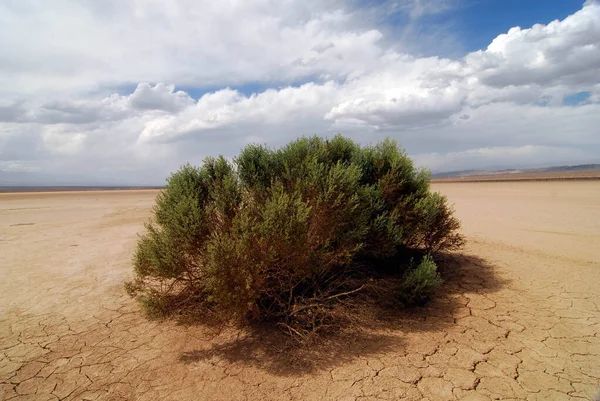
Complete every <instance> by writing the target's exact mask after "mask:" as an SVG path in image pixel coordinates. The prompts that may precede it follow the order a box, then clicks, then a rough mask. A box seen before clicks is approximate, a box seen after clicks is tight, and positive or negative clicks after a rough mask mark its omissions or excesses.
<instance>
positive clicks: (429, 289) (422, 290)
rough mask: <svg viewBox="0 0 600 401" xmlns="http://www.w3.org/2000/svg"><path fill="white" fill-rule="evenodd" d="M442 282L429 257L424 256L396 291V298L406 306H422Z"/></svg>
mask: <svg viewBox="0 0 600 401" xmlns="http://www.w3.org/2000/svg"><path fill="white" fill-rule="evenodd" d="M442 283H443V281H442V278H441V277H440V274H439V273H438V271H437V266H436V265H435V262H434V260H433V258H432V257H431V255H425V256H424V257H423V260H421V263H419V265H418V266H417V267H416V268H414V269H411V270H410V271H409V272H408V274H407V275H406V277H405V279H404V282H403V283H402V285H400V288H399V290H398V298H399V299H400V301H401V302H402V303H403V304H404V305H407V306H412V305H422V304H423V303H425V302H426V301H427V300H428V299H429V297H430V296H431V294H432V293H433V291H435V289H436V288H438V287H439V286H440V285H442Z"/></svg>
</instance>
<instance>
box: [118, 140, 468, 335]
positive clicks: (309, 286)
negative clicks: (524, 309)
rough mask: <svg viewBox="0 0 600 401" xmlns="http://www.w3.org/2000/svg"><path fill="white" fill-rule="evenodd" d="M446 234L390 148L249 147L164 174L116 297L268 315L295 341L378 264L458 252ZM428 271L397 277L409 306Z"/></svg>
mask: <svg viewBox="0 0 600 401" xmlns="http://www.w3.org/2000/svg"><path fill="white" fill-rule="evenodd" d="M458 228H459V222H458V221H457V220H456V219H455V218H454V217H453V216H452V209H451V208H450V207H449V206H448V203H447V201H446V198H444V197H443V196H441V195H438V194H434V193H431V192H430V190H429V174H428V172H426V171H424V170H419V169H416V168H415V167H414V166H413V164H412V161H411V160H410V159H409V158H408V157H407V156H406V154H405V153H404V152H403V151H401V150H399V149H398V146H397V145H396V143H395V142H394V141H391V140H386V141H384V142H381V143H379V144H377V145H376V146H372V147H360V146H359V145H358V144H356V143H354V142H353V141H351V140H349V139H347V138H344V137H343V136H341V135H338V136H336V137H334V138H333V139H330V140H325V139H321V138H318V137H312V138H301V139H298V140H296V141H294V142H291V143H290V144H288V145H287V146H285V147H283V148H281V149H276V150H273V149H269V148H266V147H264V146H260V145H249V146H247V147H246V148H245V149H243V150H242V152H241V154H240V155H239V156H238V157H237V158H236V159H235V160H234V162H233V163H230V162H228V161H227V160H225V159H224V158H223V157H219V158H216V159H214V158H208V159H206V160H205V161H204V163H203V165H202V167H200V168H196V167H192V166H190V165H186V166H183V167H182V168H181V169H180V170H179V171H177V172H176V173H174V174H173V175H172V176H171V177H170V178H169V179H168V183H167V186H166V187H165V188H164V189H163V191H162V192H161V193H160V194H159V195H158V197H157V200H156V205H155V207H154V218H153V219H152V221H150V222H149V223H148V224H147V225H146V233H145V234H144V235H143V236H142V237H141V238H140V240H139V243H138V247H137V251H136V253H135V257H134V267H135V273H136V278H135V280H134V281H132V282H130V283H128V284H127V290H128V292H129V293H130V294H131V295H132V296H136V297H138V298H139V299H140V301H142V303H143V305H144V306H145V307H146V309H147V310H148V312H149V313H150V314H152V315H156V316H165V315H169V314H173V313H178V314H188V313H193V314H194V315H200V316H209V315H211V316H213V317H216V318H218V319H221V320H231V319H243V320H252V321H264V320H268V321H272V322H275V323H276V324H278V325H280V326H281V327H283V328H285V330H287V331H289V332H290V333H293V334H296V335H299V336H301V337H304V336H306V335H307V334H308V333H312V332H315V331H316V330H317V329H319V328H322V327H324V326H326V325H327V324H328V323H329V322H331V321H332V318H333V316H334V310H335V309H336V308H337V307H338V306H339V305H340V304H344V303H345V302H347V301H349V300H350V299H352V298H353V297H354V296H355V294H358V293H359V292H360V291H361V290H362V289H364V288H365V286H366V285H367V283H368V282H371V281H370V278H372V277H373V276H374V275H377V274H380V273H381V271H380V270H381V269H380V266H381V265H383V264H384V263H380V262H381V261H384V260H389V259H390V258H396V259H398V258H400V259H402V258H403V257H405V256H406V255H410V254H412V252H414V251H422V252H428V253H430V252H436V251H440V250H447V249H453V248H458V247H459V246H461V245H462V243H463V238H462V236H461V235H460V234H459V233H458V232H457V230H458ZM432 264H433V261H432V260H430V259H427V258H426V259H424V261H423V262H422V263H421V265H420V266H419V267H418V268H417V269H415V270H414V271H413V272H411V273H410V274H409V275H408V277H407V280H406V287H405V289H404V290H403V291H407V293H410V294H411V295H410V299H415V300H416V299H420V298H419V297H420V296H421V293H423V294H426V293H428V291H429V290H430V289H431V288H432V284H435V283H437V281H436V280H435V278H437V276H435V275H434V276H427V275H428V274H429V275H431V274H432V273H431V268H430V267H427V266H430V265H432ZM421 266H425V267H421ZM433 267H434V270H433V272H434V273H435V264H433ZM405 270H406V269H405V268H403V267H400V268H396V269H395V271H393V272H392V273H393V274H395V275H400V276H401V275H403V274H404V273H405ZM435 274H437V273H435Z"/></svg>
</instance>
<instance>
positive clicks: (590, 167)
mask: <svg viewBox="0 0 600 401" xmlns="http://www.w3.org/2000/svg"><path fill="white" fill-rule="evenodd" d="M559 172H569V173H576V172H600V164H580V165H576V166H551V167H541V168H526V169H504V170H460V171H447V172H441V173H434V174H431V178H460V177H475V176H477V177H480V176H493V175H508V174H543V173H559Z"/></svg>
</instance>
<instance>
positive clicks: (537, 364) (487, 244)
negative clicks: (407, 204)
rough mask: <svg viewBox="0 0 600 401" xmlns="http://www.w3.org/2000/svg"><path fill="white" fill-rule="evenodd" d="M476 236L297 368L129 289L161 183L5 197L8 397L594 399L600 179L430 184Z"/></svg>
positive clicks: (3, 333) (3, 317)
mask: <svg viewBox="0 0 600 401" xmlns="http://www.w3.org/2000/svg"><path fill="white" fill-rule="evenodd" d="M434 189H435V190H439V191H441V192H442V193H444V194H446V195H448V196H449V198H450V200H451V202H453V203H455V205H456V210H457V215H458V217H459V218H460V219H461V220H462V221H463V226H464V232H465V233H466V235H467V236H468V240H469V245H468V246H467V248H466V249H465V251H464V255H463V256H461V257H459V258H458V259H455V260H454V261H448V262H446V263H447V266H446V268H445V269H444V270H445V273H446V274H448V273H450V272H452V271H454V274H453V275H452V276H447V277H446V278H447V283H446V285H445V287H444V289H443V290H442V291H440V294H439V295H438V297H437V298H436V299H435V301H434V302H432V303H431V304H430V305H429V306H428V307H427V308H426V309H425V310H418V311H415V312H413V313H411V314H410V316H407V319H406V321H404V323H402V324H398V325H396V326H395V327H392V328H389V329H386V330H374V331H373V332H372V333H365V334H362V335H357V336H356V337H352V338H349V339H344V341H343V342H342V343H337V344H336V342H335V341H333V342H332V344H329V345H326V346H323V347H322V348H321V349H318V350H316V351H315V352H313V353H311V354H310V356H309V357H307V359H309V361H303V362H302V363H299V362H298V361H295V360H293V361H292V360H290V359H289V358H286V355H282V354H280V353H277V352H276V351H273V350H271V349H270V348H269V347H268V345H265V344H264V343H263V340H262V339H256V338H252V337H247V336H244V335H242V336H240V337H239V338H238V337H237V336H236V333H231V332H225V333H222V334H220V335H217V336H213V335H212V334H211V333H210V331H209V330H208V329H206V328H203V327H199V326H192V327H185V326H178V325H176V324H174V323H170V322H164V323H157V322H149V321H147V320H146V319H145V318H144V317H143V316H142V315H141V314H140V313H139V311H138V308H137V306H136V305H135V303H134V302H133V301H132V300H131V299H129V298H128V297H127V296H126V295H125V294H124V292H123V289H122V283H123V282H124V281H125V280H127V279H128V278H130V277H131V266H130V260H131V259H130V258H131V254H132V251H133V249H134V247H135V243H136V239H137V233H139V232H141V230H142V223H143V221H144V220H145V219H146V218H147V217H148V216H149V213H150V207H151V205H152V203H153V200H154V196H155V195H156V191H119V192H110V191H108V192H78V193H66V192H63V193H53V194H44V193H33V194H0V275H1V277H2V280H0V294H2V296H1V298H0V352H1V353H0V399H11V398H15V397H16V398H15V399H31V400H45V399H48V400H53V399H54V400H56V399H64V400H83V399H86V400H94V399H124V400H131V399H139V400H157V399H169V400H218V399H223V400H237V399H240V400H242V399H252V400H260V399H264V400H267V399H273V400H275V399H298V400H308V399H311V400H312V399H352V400H354V399H409V400H410V399H413V400H419V399H423V397H428V399H430V400H435V399H465V400H485V399H494V398H495V399H532V400H533V399H590V398H591V397H592V396H593V395H594V394H595V392H596V389H597V386H598V383H599V381H600V337H599V336H598V331H599V330H600V312H599V309H598V306H599V305H598V304H599V302H600V247H599V246H598V244H599V243H600V183H598V182H539V183H538V182H523V183H465V184H435V185H434Z"/></svg>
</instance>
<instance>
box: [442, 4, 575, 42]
mask: <svg viewBox="0 0 600 401" xmlns="http://www.w3.org/2000/svg"><path fill="white" fill-rule="evenodd" d="M581 5H582V1H581V0H470V1H466V2H465V4H464V5H463V6H462V7H458V8H456V9H454V10H453V11H452V12H451V13H450V15H448V18H449V19H450V20H451V21H452V24H453V27H454V28H455V29H456V32H457V34H458V36H459V38H460V41H461V43H463V44H464V45H465V49H466V50H467V51H474V50H478V49H485V48H486V47H487V45H488V44H489V43H490V42H491V41H492V40H493V39H494V38H495V37H496V36H498V33H501V32H508V30H509V29H510V28H512V27H514V26H520V27H522V28H524V27H530V26H532V25H535V24H538V23H542V24H547V23H549V22H551V21H553V20H556V19H558V20H563V19H564V18H566V17H568V16H569V15H571V14H573V13H575V12H576V11H578V10H579V9H581Z"/></svg>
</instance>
